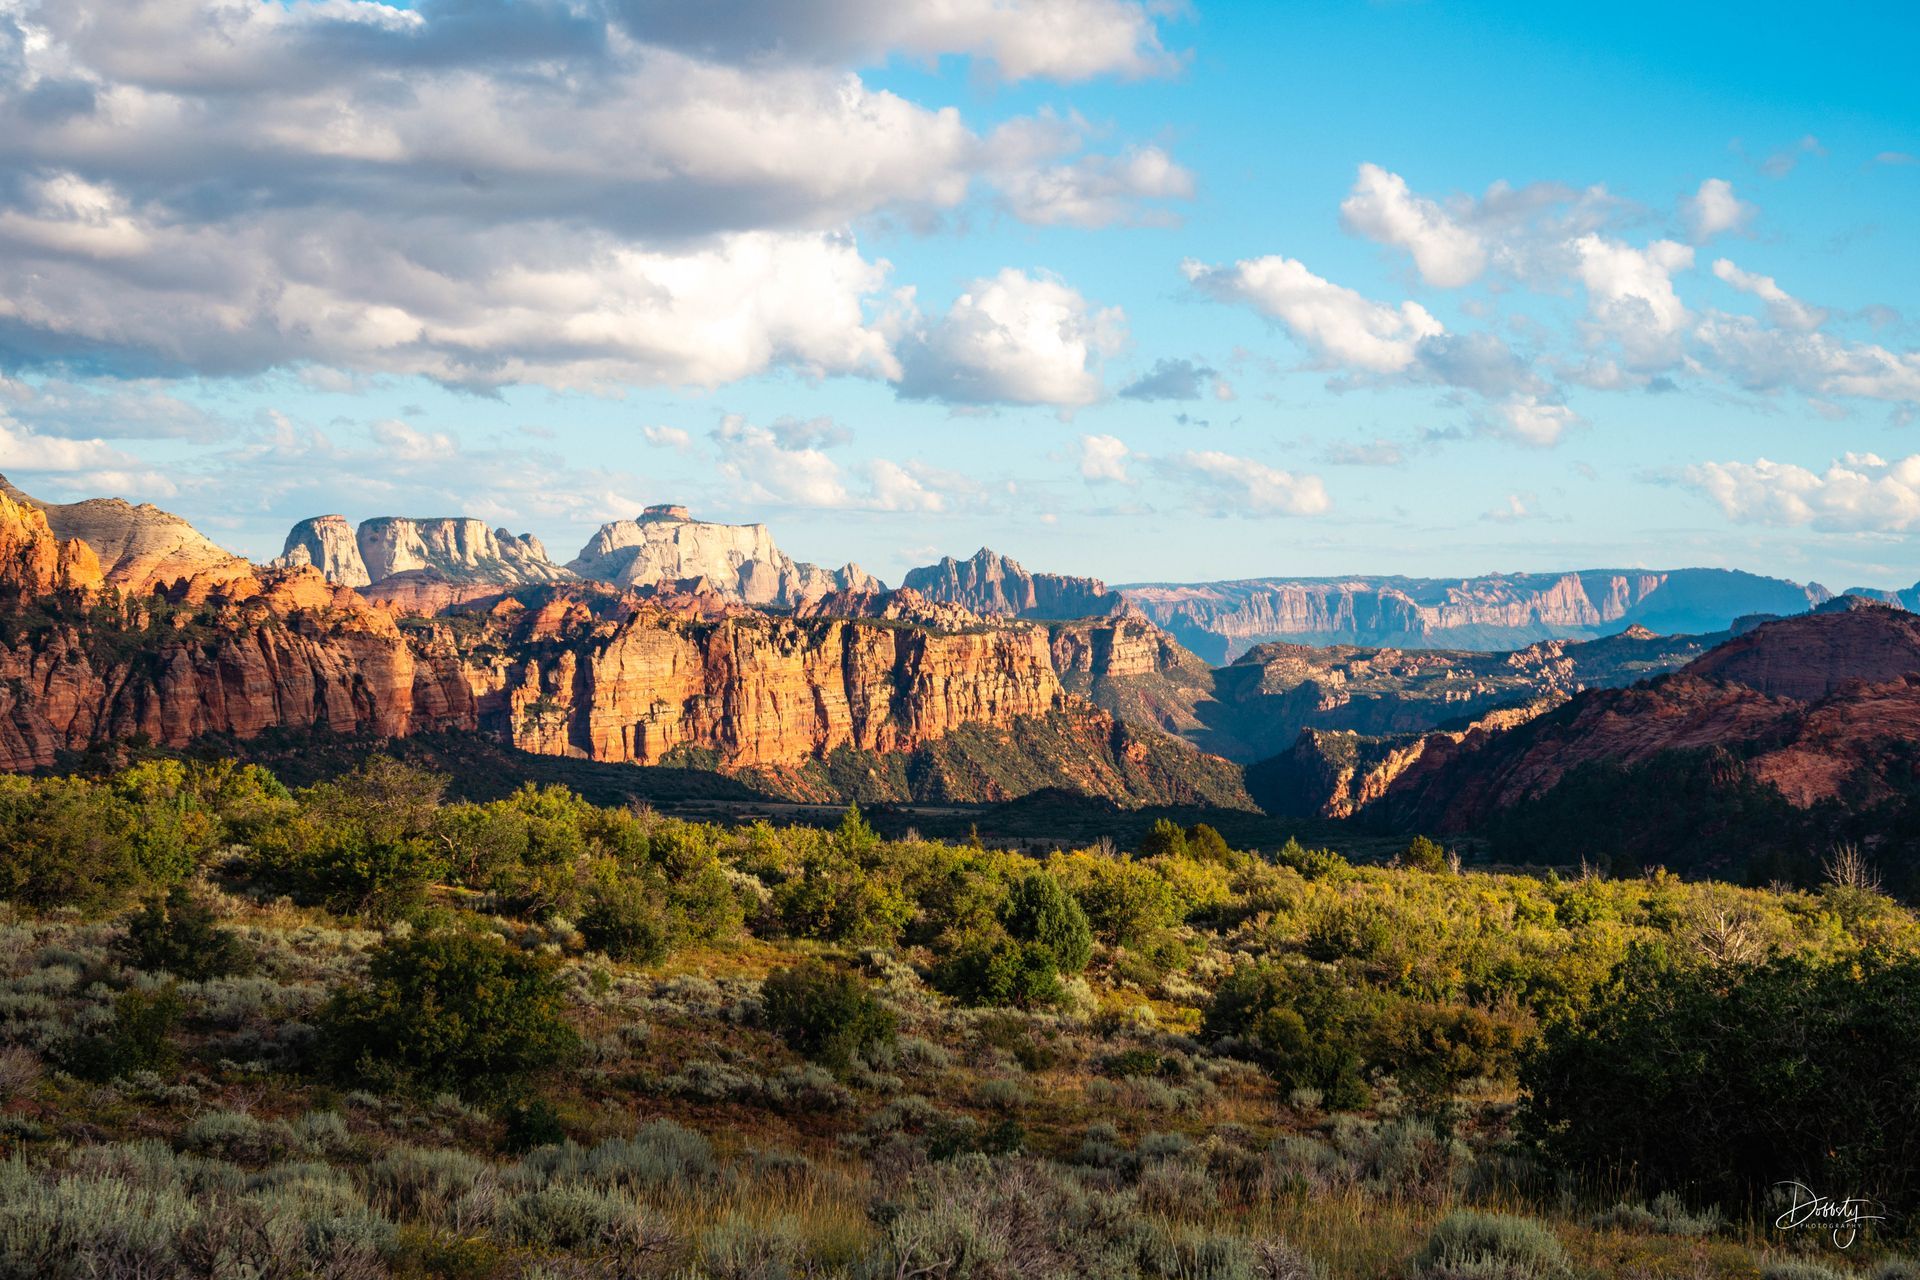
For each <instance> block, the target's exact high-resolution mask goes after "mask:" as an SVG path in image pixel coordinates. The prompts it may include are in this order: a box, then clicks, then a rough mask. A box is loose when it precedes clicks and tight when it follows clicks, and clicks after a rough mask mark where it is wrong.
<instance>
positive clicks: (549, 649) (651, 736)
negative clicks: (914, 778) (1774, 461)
mask: <svg viewBox="0 0 1920 1280" xmlns="http://www.w3.org/2000/svg"><path fill="white" fill-rule="evenodd" d="M343 525H344V521H340V522H338V523H337V524H336V523H335V522H330V521H326V522H323V521H315V522H312V524H311V526H310V529H309V533H310V534H311V535H312V536H311V537H306V536H302V537H298V538H296V539H295V540H294V552H293V553H290V556H289V560H291V561H292V563H290V564H288V565H285V566H282V567H277V568H269V569H263V570H259V571H257V572H253V571H249V572H248V573H247V574H246V575H245V576H243V577H238V578H234V579H232V580H229V581H226V582H224V583H221V584H218V585H213V586H209V585H207V584H206V583H205V582H204V581H202V580H200V579H195V580H194V581H195V582H198V583H200V587H199V588H198V589H195V590H192V591H187V590H173V591H169V592H164V593H155V594H152V595H149V596H146V597H137V598H136V597H132V596H121V595H109V596H105V597H102V598H100V599H96V598H95V593H96V589H97V588H98V587H100V586H102V585H104V583H105V578H104V575H103V574H102V573H101V572H100V570H99V567H98V565H97V564H96V563H95V562H94V561H93V560H92V559H91V558H90V555H89V553H88V551H87V548H86V545H85V544H84V543H82V542H79V541H77V540H69V541H65V542H63V541H61V540H60V539H58V538H57V537H55V536H54V533H53V531H52V530H51V528H50V527H49V522H48V517H47V515H46V514H45V513H44V512H43V511H42V510H40V509H39V508H37V507H24V506H21V505H20V504H18V503H16V502H14V501H12V500H11V499H9V498H6V497H0V767H4V768H8V769H16V770H17V769H32V768H41V767H45V766H47V765H50V764H52V763H54V762H55V760H56V759H57V758H58V757H59V756H60V755H61V754H63V753H67V752H73V751H78V750H82V749H85V748H87V747H89V746H92V745H95V744H99V743H103V742H106V741H108V740H112V739H118V738H125V737H128V736H132V735H144V736H145V737H146V738H148V739H151V740H152V741H153V742H155V743H158V744H163V745H168V746H185V745H187V744H189V743H191V742H193V741H194V740H195V739H198V738H201V737H204V736H206V735H209V734H219V735H231V736H234V737H239V738H247V737H252V736H254V735H257V734H260V733H263V732H265V731H267V730H269V729H295V730H322V731H327V732H333V733H340V734H360V735H372V736H376V737H381V736H404V735H408V734H414V733H420V732H427V731H443V730H444V731H474V732H484V733H489V734H491V735H493V736H495V737H497V738H499V739H500V740H502V741H505V742H508V743H510V744H512V745H514V746H516V747H519V748H521V749H523V750H526V751H531V752H538V753H543V754H551V755H568V756H577V757H582V758H587V759H593V760H601V761H615V762H633V763H637V764H660V763H663V762H681V763H687V764H695V765H702V766H708V767H717V768H720V769H724V770H729V771H737V770H754V769H758V770H772V771H786V772H787V773H789V774H793V775H794V776H799V774H798V773H795V771H800V772H802V773H804V772H805V771H806V770H808V769H810V768H814V767H816V766H817V765H818V764H819V762H821V761H823V760H825V759H827V758H829V757H837V756H842V755H845V753H848V752H852V753H855V754H856V755H858V754H861V753H866V754H869V755H871V756H873V757H874V758H875V759H882V758H886V759H894V758H897V757H900V756H901V755H902V754H903V753H915V752H921V753H924V752H926V751H928V750H929V749H931V748H932V747H934V746H935V745H936V744H940V743H942V742H944V741H946V740H947V739H949V738H953V737H954V736H955V735H962V734H965V735H971V736H970V737H967V738H966V745H965V746H964V749H962V748H961V747H955V748H954V749H953V750H951V751H945V752H944V754H940V755H939V756H938V760H937V767H936V764H928V765H927V766H926V768H925V769H924V770H922V771H921V773H920V774H919V775H918V776H920V777H921V778H922V784H921V785H922V789H923V790H927V789H931V791H939V792H941V793H942V794H951V795H956V796H957V795H959V794H960V793H961V792H964V791H968V790H969V788H970V789H971V793H973V794H976V795H977V796H978V797H981V798H1001V797H1005V796H1010V795H1015V794H1025V793H1026V792H1027V791H1030V790H1033V789H1034V788H1036V787H1044V786H1050V785H1068V784H1070V783H1072V782H1073V780H1075V779H1080V778H1082V777H1083V775H1084V779H1085V780H1086V782H1087V785H1089V786H1093V787H1096V788H1105V790H1104V791H1098V792H1096V793H1097V794H1105V795H1107V796H1108V798H1111V799H1117V800H1121V801H1123V802H1144V799H1142V798H1143V797H1144V798H1145V799H1156V798H1157V799H1162V800H1167V801H1168V802H1173V801H1174V800H1177V799H1181V798H1186V797H1190V796H1198V795H1203V794H1205V795H1227V796H1231V795H1233V794H1237V788H1238V782H1237V779H1238V771H1237V770H1236V769H1234V768H1233V766H1230V765H1228V764H1227V763H1226V762H1224V761H1220V760H1217V759H1211V758H1203V757H1201V756H1199V755H1198V753H1195V752H1193V751H1191V749H1189V748H1186V747H1184V746H1182V745H1180V744H1177V743H1172V742H1161V741H1158V740H1156V741H1153V742H1150V743H1149V742H1145V741H1143V740H1142V739H1141V738H1140V737H1139V736H1138V735H1137V734H1135V733H1134V731H1132V730H1129V729H1126V728H1125V727H1124V726H1119V725H1116V724H1115V722H1114V721H1113V720H1112V718H1111V717H1109V716H1108V715H1107V714H1106V713H1105V712H1103V711H1100V710H1098V709H1096V708H1093V707H1091V706H1088V705H1087V704H1085V703H1082V702H1078V701H1076V700H1073V699H1071V698H1069V697H1068V695H1067V694H1066V693H1065V692H1064V690H1063V689H1062V688H1061V685H1060V682H1059V680H1058V678H1057V677H1056V675H1055V673H1054V668H1053V657H1052V653H1051V650H1050V647H1049V637H1048V634H1047V632H1046V630H1045V629H1044V628H1042V627H1038V626H1034V625H1030V624H1025V623H988V622H984V621H982V620H981V619H978V618H974V617H972V616H971V615H965V614H963V613H962V611H959V610H957V608H956V607H954V606H951V605H935V604H932V603H930V602H927V601H925V600H924V599H921V598H920V597H918V596H917V595H915V594H914V593H900V594H899V595H898V597H897V598H894V599H892V600H890V601H888V602H885V603H881V604H879V605H878V606H877V607H878V608H879V610H880V612H882V613H883V614H888V615H890V616H884V617H880V618H859V617H847V616H831V615H833V613H834V610H832V609H828V610H825V611H824V612H823V615H822V616H814V617H807V618H794V617H787V616H778V615H772V614H768V613H765V612H761V611H757V610H753V609H749V608H747V607H746V606H744V605H742V604H739V603H737V602H734V601H732V600H730V599H726V598H723V597H722V596H721V594H720V593H717V592H715V591H714V590H712V589H711V585H710V583H709V582H708V581H707V580H706V579H704V578H698V579H692V580H685V579H683V580H679V581H677V582H673V583H668V584H654V585H653V586H652V587H650V588H648V589H646V590H640V591H630V590H616V589H613V588H610V587H607V586H604V585H601V584H597V583H592V584H589V583H560V584H544V585H541V584H536V585H531V586H529V585H521V586H517V587H512V588H507V589H502V588H501V587H500V586H499V585H498V584H492V583H481V582H472V583H466V584H460V583H454V582H449V581H448V580H447V579H445V578H444V577H441V576H439V570H438V569H407V570H403V571H401V572H398V573H393V574H387V575H385V576H384V577H382V578H381V579H380V580H379V581H377V582H375V583H374V584H372V585H371V586H369V587H365V588H362V589H361V590H360V591H355V590H353V589H351V588H348V587H346V586H344V585H341V584H337V583H330V582H328V581H327V580H326V578H325V577H324V576H323V575H322V573H321V572H320V571H319V570H318V569H317V568H316V567H314V566H313V564H312V563H311V560H312V558H313V554H314V551H315V550H316V549H317V550H319V551H321V552H322V553H324V554H323V558H325V557H326V556H331V557H332V563H333V564H334V565H335V566H336V567H337V566H338V565H339V564H341V563H343V562H344V560H343V554H336V553H342V550H343V549H342V548H341V547H340V545H339V543H338V532H339V527H340V526H343ZM329 526H331V528H329ZM447 532H448V533H449V535H450V536H449V537H448V538H445V539H441V538H437V537H436V536H435V535H434V534H433V532H432V531H431V530H422V529H420V528H419V527H418V526H417V525H416V526H414V527H413V528H412V529H403V530H400V531H399V532H398V534H396V536H394V537H393V538H392V539H390V540H389V541H388V542H387V543H384V544H382V545H383V547H384V548H386V549H385V550H383V551H382V554H380V555H377V556H375V557H374V558H373V560H372V561H371V562H370V564H369V566H368V567H369V576H371V574H372V572H373V571H375V569H376V567H377V568H380V569H384V568H390V567H392V566H393V565H394V564H399V563H406V560H405V558H404V555H403V554H401V553H400V552H398V551H395V550H393V549H394V548H401V549H404V548H407V547H410V546H411V547H413V548H414V553H415V554H419V547H420V546H422V545H424V546H425V548H426V549H427V553H428V554H430V555H431V556H433V557H440V558H442V560H443V561H444V558H445V557H447V556H455V557H461V559H459V560H457V561H456V563H457V564H464V565H467V566H469V567H472V566H478V565H482V564H483V563H484V562H485V561H486V560H487V558H488V557H490V556H492V555H493V554H494V552H495V550H496V549H497V548H498V547H499V546H500V545H502V543H501V540H498V539H496V540H495V541H494V542H493V543H489V542H488V541H487V540H486V538H483V537H481V536H480V535H479V534H478V533H475V532H474V531H473V530H471V529H449V530H448V531H447ZM481 532H484V531H481ZM415 534H418V535H419V541H418V543H414V542H412V541H410V539H411V538H412V537H413V536H414V535H415ZM356 545H357V546H358V544H356ZM363 554H364V550H363ZM508 558H510V557H507V556H503V557H502V559H508ZM303 561H304V562H303ZM760 563H763V564H764V563H768V562H765V561H762V562H760ZM395 584H398V585H399V586H400V587H403V588H404V587H411V588H413V589H414V590H415V591H416V592H417V591H425V590H426V589H427V588H428V587H429V586H432V587H435V588H438V589H445V590H447V591H456V589H468V588H470V589H473V590H477V591H480V592H481V593H482V594H480V595H478V596H476V597H474V598H462V599H455V598H453V597H452V596H448V597H446V598H440V599H417V600H415V602H414V603H415V604H417V605H421V606H423V607H422V608H421V609H419V610H417V612H420V613H423V614H424V613H431V614H432V615H434V616H432V617H423V618H416V619H411V620H408V621H407V622H406V625H404V626H402V625H401V624H400V622H399V621H397V619H396V616H395V612H393V611H390V610H389V609H387V608H384V607H380V606H379V605H376V604H374V603H371V602H370V601H369V600H367V599H366V598H365V595H366V594H372V595H375V596H378V595H379V594H380V593H381V592H382V591H383V590H385V589H387V588H389V587H391V586H394V585H395ZM403 594H404V593H403ZM456 594H457V592H456ZM858 599H859V600H866V601H867V602H868V603H869V604H872V603H873V602H872V601H871V600H870V599H869V598H868V596H866V595H862V596H860V597H859V598H858ZM848 600H849V602H854V601H855V598H854V597H851V596H850V597H848ZM709 604H712V605H713V606H714V607H713V608H708V607H707V606H708V605H709ZM921 610H925V611H930V612H932V613H935V614H939V615H942V616H943V617H944V618H946V620H949V621H952V622H954V623H955V624H956V625H954V626H952V627H945V628H943V627H937V626H929V625H927V624H926V623H925V622H924V621H920V620H915V619H911V618H908V617H906V616H905V615H906V614H909V613H914V612H917V611H921ZM29 611H30V612H29ZM21 622H30V624H31V625H17V624H18V623H21ZM1085 743H1095V747H1096V748H1097V749H1095V748H1088V749H1089V750H1092V751H1093V755H1092V756H1090V757H1089V758H1087V759H1080V758H1078V757H1077V756H1076V755H1074V753H1075V752H1078V751H1079V750H1080V749H1081V746H1082V745H1084V744H1085ZM1077 744H1078V745H1077ZM1049 752H1064V753H1066V755H1065V756H1063V757H1062V758H1059V759H1054V760H1052V761H1051V762H1050V763H1049V762H1048V756H1049ZM1167 752H1172V753H1173V755H1172V756H1168V755H1167V754H1166V753H1167ZM927 759H929V760H933V759H934V758H933V757H927ZM892 768H893V766H889V768H888V770H887V772H888V773H889V776H891V771H892ZM942 779H943V780H942ZM810 785H811V784H810ZM931 791H930V793H931Z"/></svg>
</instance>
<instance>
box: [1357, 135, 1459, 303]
mask: <svg viewBox="0 0 1920 1280" xmlns="http://www.w3.org/2000/svg"><path fill="white" fill-rule="evenodd" d="M1340 221H1341V224H1342V225H1343V226H1345V227H1346V228H1347V230H1349V231H1351V232H1353V233H1354V234H1356V235H1362V236H1365V237H1367V238H1368V239H1369V240H1374V241H1377V242H1379V243H1380V244H1389V245H1395V246H1397V247H1399V248H1402V249H1405V250H1406V251H1407V252H1408V253H1410V254H1412V255H1413V262H1414V265H1415V266H1416V267H1418V268H1419V269H1420V278H1421V279H1422V280H1425V281H1426V282H1427V283H1428V284H1432V285H1439V286H1441V287H1442V288H1448V289H1452V288H1458V287H1459V286H1461V285H1464V284H1469V283H1471V282H1472V281H1473V280H1474V279H1475V278H1476V277H1478V276H1479V274H1480V273H1481V271H1483V270H1485V268H1486V265H1487V248H1486V245H1485V244H1484V243H1483V242H1482V240H1481V238H1480V236H1479V235H1478V234H1477V233H1476V232H1474V231H1473V230H1471V229H1469V228H1467V227H1464V226H1462V225H1461V224H1460V223H1459V222H1457V221H1455V220H1454V219H1453V217H1451V216H1450V215H1449V214H1448V213H1447V211H1446V210H1445V209H1442V208H1441V207H1440V206H1439V205H1438V204H1436V203H1435V202H1434V201H1432V200H1429V199H1427V198H1426V197H1424V196H1416V195H1414V194H1413V193H1412V192H1411V191H1409V190H1408V189H1407V183H1406V179H1404V178H1402V177H1401V176H1400V175H1399V174H1397V173H1389V172H1388V171H1387V170H1385V169H1382V168H1381V167H1380V166H1379V165H1377V164H1363V165H1361V166H1360V176H1359V177H1357V178H1356V179H1354V183H1353V191H1352V193H1351V194H1350V195H1348V196H1347V198H1346V199H1345V200H1344V201H1342V202H1341V205H1340Z"/></svg>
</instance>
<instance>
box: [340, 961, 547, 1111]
mask: <svg viewBox="0 0 1920 1280" xmlns="http://www.w3.org/2000/svg"><path fill="white" fill-rule="evenodd" d="M557 968H558V966H557V965H556V963H555V962H554V961H552V960H550V959H548V958H546V957H542V956H534V955H528V954H526V953H525V952H521V951H517V950H515V949H513V948H512V947H509V946H508V945H507V944H506V943H505V942H504V941H502V940H501V939H500V938H498V937H496V936H493V935H491V934H478V933H465V932H440V933H429V934H420V935H414V936H410V937H405V938H395V939H390V940H388V941H387V942H386V943H384V944H382V945H381V947H380V948H379V950H377V951H376V952H375V953H374V955H373V958H372V961H371V964H370V967H369V973H368V977H367V979H366V981H364V982H358V983H354V984H352V985H350V986H347V987H344V988H342V989H341V990H339V991H336V992H335V993H334V994H333V996H332V997H331V998H330V999H329V1000H328V1001H327V1004H326V1006H325V1007H324V1008H323V1009H322V1010H321V1012H320V1017H319V1028H320V1033H321V1044H322V1045H323V1046H324V1052H325V1054H326V1056H327V1058H328V1061H329V1063H330V1065H331V1066H332V1068H333V1070H334V1072H335V1073H336V1074H337V1075H338V1076H340V1077H341V1078H342V1079H344V1080H349V1081H357V1080H361V1079H367V1080H374V1081H383V1082H386V1083H389V1084H394V1085H400V1086H404V1087H409V1088H413V1089H416V1090H419V1091H422V1092H425V1093H429V1094H431V1093H438V1092H455V1093H460V1094H464V1095H468V1096H477V1097H499V1096H507V1095H511V1094H512V1093H514V1092H515V1091H517V1090H518V1089H519V1088H520V1087H521V1086H522V1085H523V1084H524V1083H525V1081H526V1079H527V1077H528V1076H529V1075H531V1074H532V1073H534V1072H537V1071H540V1070H542V1069H544V1068H547V1067H550V1066H553V1065H555V1064H557V1063H559V1062H562V1061H564V1060H565V1059H566V1058H568V1057H569V1056H571V1055H572V1054H573V1053H574V1052H575V1051H576V1050H577V1049H578V1047H579V1037H578V1036H577V1035H576V1034H575V1033H574V1031H573V1029H572V1028H571V1027H569V1026H568V1025H567V1022H566V1019H565V1017H564V1016H563V1010H564V1007H565V1001H564V997H563V992H564V987H563V984H562V983H561V980H560V977H559V974H558V972H557Z"/></svg>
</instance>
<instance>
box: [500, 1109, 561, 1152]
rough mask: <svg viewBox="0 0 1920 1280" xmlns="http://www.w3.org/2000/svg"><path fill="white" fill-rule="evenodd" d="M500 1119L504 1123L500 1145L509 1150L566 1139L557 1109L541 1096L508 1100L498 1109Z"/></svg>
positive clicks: (544, 1145)
mask: <svg viewBox="0 0 1920 1280" xmlns="http://www.w3.org/2000/svg"><path fill="white" fill-rule="evenodd" d="M500 1119H501V1121H502V1122H503V1123H504V1125H505V1126H506V1127H505V1132H504V1133H503V1134H502V1135H501V1143H500V1145H501V1146H502V1147H503V1148H504V1149H506V1150H508V1151H511V1152H515V1153H519V1152H523V1151H532V1150H533V1149H534V1148H536V1147H550V1146H553V1145H555V1144H556V1143H561V1142H565V1141H566V1140H567V1131H566V1128H565V1126H563V1125H562V1124H561V1123H560V1113H559V1112H558V1111H557V1110H555V1109H554V1105H553V1104H552V1103H551V1102H548V1101H547V1100H546V1099H545V1098H530V1099H525V1100H522V1101H516V1102H511V1103H508V1104H507V1106H506V1107H505V1108H504V1109H503V1110H502V1111H501V1114H500Z"/></svg>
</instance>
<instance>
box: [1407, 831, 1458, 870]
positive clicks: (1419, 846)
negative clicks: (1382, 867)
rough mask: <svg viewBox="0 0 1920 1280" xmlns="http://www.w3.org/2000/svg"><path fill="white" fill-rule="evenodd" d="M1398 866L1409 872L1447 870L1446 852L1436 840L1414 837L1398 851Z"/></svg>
mask: <svg viewBox="0 0 1920 1280" xmlns="http://www.w3.org/2000/svg"><path fill="white" fill-rule="evenodd" d="M1400 865H1401V866H1403V867H1406V868H1407V869H1409V870H1411V871H1432V872H1440V871H1445V870H1446V869H1447V850H1446V847H1445V846H1443V845H1442V844H1440V843H1439V842H1438V841H1437V840H1430V839H1428V838H1427V837H1426V836H1415V837H1414V838H1413V840H1412V842H1411V843H1409V844H1408V845H1407V847H1406V848H1405V849H1402V850H1401V851H1400Z"/></svg>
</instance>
